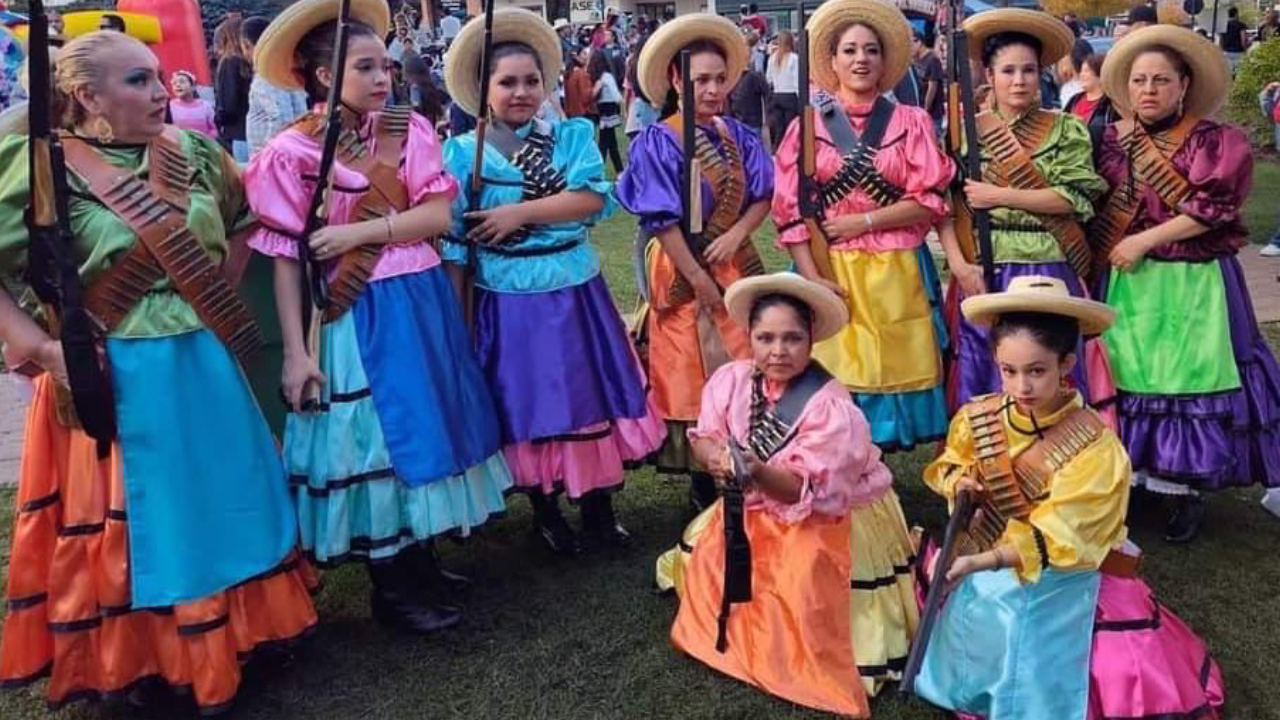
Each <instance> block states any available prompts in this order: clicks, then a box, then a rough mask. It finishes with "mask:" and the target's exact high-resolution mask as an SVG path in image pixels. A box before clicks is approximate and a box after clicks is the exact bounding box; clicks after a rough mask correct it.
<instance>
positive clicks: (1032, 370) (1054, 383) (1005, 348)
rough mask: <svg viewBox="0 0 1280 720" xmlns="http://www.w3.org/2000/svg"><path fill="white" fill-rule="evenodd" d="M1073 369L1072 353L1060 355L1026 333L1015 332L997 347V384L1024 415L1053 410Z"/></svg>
mask: <svg viewBox="0 0 1280 720" xmlns="http://www.w3.org/2000/svg"><path fill="white" fill-rule="evenodd" d="M1075 365H1076V356H1075V353H1068V354H1066V355H1059V354H1058V353H1057V352H1055V351H1054V350H1052V349H1050V348H1048V347H1046V346H1045V345H1043V344H1042V343H1041V342H1040V341H1039V340H1037V339H1036V337H1035V336H1034V335H1033V334H1032V333H1031V332H1030V331H1029V330H1026V329H1019V330H1014V331H1013V332H1011V333H1009V334H1008V335H1005V336H1003V337H1002V338H1001V339H1000V341H999V342H998V344H997V345H996V367H997V368H999V370H1000V382H1001V384H1002V385H1003V387H1004V391H1005V393H1007V394H1008V395H1009V396H1011V397H1012V398H1013V399H1014V402H1016V403H1017V405H1018V410H1020V411H1021V412H1022V413H1024V414H1032V413H1035V414H1039V415H1043V414H1047V413H1049V412H1052V411H1053V410H1055V409H1056V408H1055V407H1054V406H1055V404H1056V403H1058V402H1059V401H1060V398H1061V396H1062V387H1063V384H1064V380H1065V379H1066V378H1067V377H1068V376H1070V375H1071V370H1072V369H1073V368H1074V367H1075Z"/></svg>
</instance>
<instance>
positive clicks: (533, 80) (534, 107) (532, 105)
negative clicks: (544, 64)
mask: <svg viewBox="0 0 1280 720" xmlns="http://www.w3.org/2000/svg"><path fill="white" fill-rule="evenodd" d="M546 93H547V91H546V86H545V85H543V83H542V70H541V69H540V68H539V67H538V59H537V58H536V57H535V56H534V55H533V54H532V53H529V52H512V54H509V55H503V56H501V57H499V58H498V60H497V62H495V63H494V66H493V72H492V73H491V74H490V77H489V107H490V108H492V110H493V116H494V117H495V118H497V119H498V120H501V121H502V122H504V123H506V124H507V125H508V126H510V127H513V128H515V127H521V126H523V125H524V124H525V123H527V122H529V121H530V120H532V119H533V116H534V115H536V114H537V113H538V108H540V107H542V101H543V99H544V98H546Z"/></svg>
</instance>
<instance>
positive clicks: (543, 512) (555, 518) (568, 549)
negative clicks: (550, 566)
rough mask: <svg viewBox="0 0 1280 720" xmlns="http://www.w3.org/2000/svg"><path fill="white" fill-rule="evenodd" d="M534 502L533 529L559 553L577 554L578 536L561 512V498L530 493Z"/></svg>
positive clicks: (530, 499)
mask: <svg viewBox="0 0 1280 720" xmlns="http://www.w3.org/2000/svg"><path fill="white" fill-rule="evenodd" d="M529 502H531V503H532V504H533V530H534V532H536V533H537V534H538V536H539V537H541V538H542V541H543V542H544V543H546V544H547V548H548V549H550V550H551V552H553V553H555V554H557V555H577V554H578V550H579V548H578V536H577V535H576V534H574V532H573V528H571V527H569V523H568V522H567V521H565V519H564V515H562V514H561V513H560V500H559V498H557V497H556V496H555V495H551V496H547V495H541V494H538V493H536V492H535V493H530V494H529Z"/></svg>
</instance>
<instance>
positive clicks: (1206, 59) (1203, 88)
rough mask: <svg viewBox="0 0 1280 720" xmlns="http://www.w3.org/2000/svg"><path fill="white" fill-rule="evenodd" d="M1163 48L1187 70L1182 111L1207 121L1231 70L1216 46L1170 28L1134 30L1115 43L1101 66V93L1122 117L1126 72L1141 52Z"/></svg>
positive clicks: (1219, 104)
mask: <svg viewBox="0 0 1280 720" xmlns="http://www.w3.org/2000/svg"><path fill="white" fill-rule="evenodd" d="M1160 45H1163V46H1164V47H1167V48H1169V49H1170V50H1173V51H1174V52H1176V53H1178V55H1180V56H1182V59H1183V60H1185V61H1186V63H1187V66H1188V67H1190V68H1191V84H1190V85H1189V86H1188V87H1187V95H1186V97H1185V98H1184V99H1183V101H1182V103H1183V105H1182V107H1183V111H1184V112H1185V113H1186V114H1188V115H1194V116H1196V117H1210V116H1212V115H1213V114H1214V113H1215V112H1217V111H1218V108H1220V107H1222V103H1223V102H1224V101H1225V100H1226V99H1227V94H1228V93H1229V92H1230V91H1231V69H1230V67H1229V66H1228V65H1227V56H1226V55H1225V54H1223V52H1222V50H1220V49H1219V48H1218V46H1216V45H1214V44H1213V43H1212V42H1210V41H1209V40H1206V39H1205V38H1202V37H1200V36H1199V35H1197V34H1196V33H1194V32H1192V31H1191V30H1186V29H1183V28H1180V27H1174V26H1173V25H1152V26H1151V27H1144V28H1142V29H1140V30H1134V31H1133V32H1131V33H1129V34H1128V35H1125V36H1124V39H1123V40H1121V41H1120V42H1118V43H1116V45H1115V47H1113V48H1112V49H1111V52H1109V53H1107V59H1106V60H1105V61H1103V63H1102V91H1103V92H1105V93H1106V94H1107V97H1109V98H1111V102H1112V103H1114V104H1115V106H1116V109H1117V110H1119V111H1120V114H1121V115H1123V116H1126V117H1128V116H1130V115H1132V114H1133V108H1131V107H1129V70H1130V68H1132V67H1133V61H1134V60H1136V59H1137V57H1138V56H1139V55H1141V54H1142V52H1143V51H1144V50H1149V49H1151V48H1152V47H1156V46H1160Z"/></svg>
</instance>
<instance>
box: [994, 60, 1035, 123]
mask: <svg viewBox="0 0 1280 720" xmlns="http://www.w3.org/2000/svg"><path fill="white" fill-rule="evenodd" d="M987 82H989V83H990V84H991V91H992V92H993V93H994V94H995V98H996V104H997V105H998V106H999V108H1000V110H1001V111H1002V112H1004V113H1005V114H1013V115H1016V114H1020V113H1022V112H1025V111H1027V110H1030V109H1031V108H1032V107H1033V106H1034V105H1037V104H1038V103H1039V101H1040V57H1039V55H1037V54H1036V49H1035V48H1033V47H1031V46H1030V45H1024V44H1022V43H1011V44H1008V45H1005V46H1004V47H1002V48H1000V49H999V50H996V52H995V54H994V55H992V56H991V60H990V61H989V65H988V67H987Z"/></svg>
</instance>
